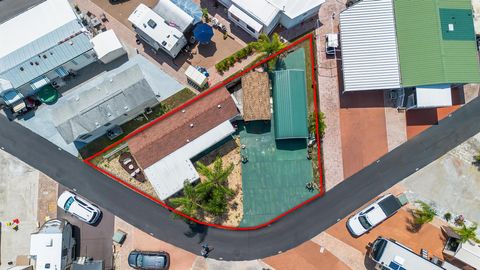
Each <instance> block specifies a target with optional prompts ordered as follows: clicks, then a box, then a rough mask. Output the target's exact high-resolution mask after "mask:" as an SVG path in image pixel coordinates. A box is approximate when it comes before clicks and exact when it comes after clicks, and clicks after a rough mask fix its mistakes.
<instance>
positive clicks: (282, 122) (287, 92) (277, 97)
mask: <svg viewBox="0 0 480 270" xmlns="http://www.w3.org/2000/svg"><path fill="white" fill-rule="evenodd" d="M273 118H274V121H275V125H274V126H275V138H276V139H292V138H307V137H308V128H307V88H306V78H305V71H303V70H298V69H288V70H281V71H275V72H274V74H273Z"/></svg>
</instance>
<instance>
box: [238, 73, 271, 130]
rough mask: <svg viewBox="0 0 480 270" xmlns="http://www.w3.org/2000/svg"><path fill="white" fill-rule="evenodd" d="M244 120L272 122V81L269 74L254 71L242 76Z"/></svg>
mask: <svg viewBox="0 0 480 270" xmlns="http://www.w3.org/2000/svg"><path fill="white" fill-rule="evenodd" d="M242 92H243V119H244V120H245V121H255V120H270V119H271V118H272V113H271V106H270V79H269V77H268V73H267V72H257V71H252V72H249V73H247V74H245V75H244V76H242Z"/></svg>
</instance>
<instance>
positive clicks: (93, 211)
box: [57, 190, 102, 224]
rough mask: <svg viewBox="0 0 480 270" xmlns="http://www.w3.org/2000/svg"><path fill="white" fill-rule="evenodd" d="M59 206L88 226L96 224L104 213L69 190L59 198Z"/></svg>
mask: <svg viewBox="0 0 480 270" xmlns="http://www.w3.org/2000/svg"><path fill="white" fill-rule="evenodd" d="M57 205H58V207H60V208H61V209H63V210H65V212H67V213H70V214H72V215H73V216H75V217H76V218H78V219H80V220H81V221H84V222H86V223H88V224H95V223H96V222H97V221H98V219H99V218H100V216H101V215H102V211H101V210H100V209H99V208H98V207H97V206H95V205H94V204H93V203H91V202H89V201H87V200H86V199H84V198H81V197H80V196H78V195H77V194H75V193H73V192H71V191H68V190H66V191H64V192H63V193H62V195H60V197H58V200H57Z"/></svg>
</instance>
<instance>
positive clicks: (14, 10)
mask: <svg viewBox="0 0 480 270" xmlns="http://www.w3.org/2000/svg"><path fill="white" fill-rule="evenodd" d="M43 1H45V0H2V1H0V23H3V22H4V21H7V20H9V19H10V18H13V17H15V16H17V15H18V14H20V13H23V12H24V11H26V10H27V9H30V8H32V7H33V6H36V5H38V4H40V3H41V2H43Z"/></svg>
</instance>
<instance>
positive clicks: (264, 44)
mask: <svg viewBox="0 0 480 270" xmlns="http://www.w3.org/2000/svg"><path fill="white" fill-rule="evenodd" d="M252 46H253V48H254V49H255V50H257V51H260V52H264V53H265V54H267V56H269V55H272V54H274V53H276V52H277V51H279V50H281V49H283V48H284V47H285V44H284V43H283V42H282V41H281V40H280V36H279V35H278V34H277V33H274V34H273V35H272V38H271V39H270V38H269V37H268V36H267V35H266V34H264V33H262V34H261V35H260V36H259V37H258V41H255V42H253V43H252ZM276 63H277V58H276V57H274V58H273V59H271V60H270V61H268V68H269V69H270V70H273V69H275V65H276Z"/></svg>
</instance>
